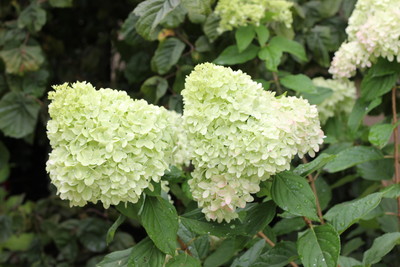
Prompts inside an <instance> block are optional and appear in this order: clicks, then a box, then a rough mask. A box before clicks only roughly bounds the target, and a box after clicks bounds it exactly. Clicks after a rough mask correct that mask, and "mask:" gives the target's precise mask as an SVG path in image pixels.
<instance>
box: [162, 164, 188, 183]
mask: <svg viewBox="0 0 400 267" xmlns="http://www.w3.org/2000/svg"><path fill="white" fill-rule="evenodd" d="M185 177H186V176H185V172H184V171H181V170H180V169H178V168H177V167H176V166H169V170H165V172H164V175H163V177H162V179H163V180H165V181H168V182H170V183H173V184H176V183H179V182H180V181H182V179H184V178H185Z"/></svg>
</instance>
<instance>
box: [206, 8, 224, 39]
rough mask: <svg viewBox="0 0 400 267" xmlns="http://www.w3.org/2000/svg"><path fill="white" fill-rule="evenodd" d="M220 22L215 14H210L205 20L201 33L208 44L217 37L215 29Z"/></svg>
mask: <svg viewBox="0 0 400 267" xmlns="http://www.w3.org/2000/svg"><path fill="white" fill-rule="evenodd" d="M220 20H221V18H220V17H218V16H217V15H215V13H211V14H210V15H208V16H207V18H206V22H205V23H204V25H203V31H204V34H205V35H206V36H207V38H208V40H209V41H210V43H213V42H214V41H215V40H216V39H217V38H218V36H219V33H218V31H217V28H218V27H219V21H220Z"/></svg>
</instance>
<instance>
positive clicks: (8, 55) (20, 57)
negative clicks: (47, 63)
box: [0, 44, 44, 75]
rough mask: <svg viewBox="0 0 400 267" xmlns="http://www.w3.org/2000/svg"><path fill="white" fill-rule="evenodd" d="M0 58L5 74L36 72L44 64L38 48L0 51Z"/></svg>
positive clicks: (27, 47) (24, 47)
mask: <svg viewBox="0 0 400 267" xmlns="http://www.w3.org/2000/svg"><path fill="white" fill-rule="evenodd" d="M0 57H2V58H3V61H4V63H5V64H6V72H7V73H11V74H18V75H23V74H24V73H27V72H30V71H37V70H38V69H39V67H40V65H42V63H43V62H44V56H43V54H42V49H41V48H40V46H26V45H24V44H23V45H21V46H20V47H16V48H12V49H9V50H3V51H0Z"/></svg>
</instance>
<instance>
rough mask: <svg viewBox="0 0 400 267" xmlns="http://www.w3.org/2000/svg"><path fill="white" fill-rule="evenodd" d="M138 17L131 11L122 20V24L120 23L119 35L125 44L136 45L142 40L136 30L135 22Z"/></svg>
mask: <svg viewBox="0 0 400 267" xmlns="http://www.w3.org/2000/svg"><path fill="white" fill-rule="evenodd" d="M139 18H140V17H139V16H136V15H135V13H133V12H131V13H130V14H129V16H128V18H127V19H126V20H125V21H124V24H122V27H121V35H122V38H124V41H125V42H126V43H127V44H130V45H137V44H139V43H140V41H141V40H143V38H142V36H140V35H139V34H138V33H137V31H136V22H137V21H138V20H139Z"/></svg>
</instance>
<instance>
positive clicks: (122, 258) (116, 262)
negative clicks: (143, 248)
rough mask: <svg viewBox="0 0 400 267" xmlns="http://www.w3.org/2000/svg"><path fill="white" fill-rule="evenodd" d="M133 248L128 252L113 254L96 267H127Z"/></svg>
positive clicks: (127, 250)
mask: <svg viewBox="0 0 400 267" xmlns="http://www.w3.org/2000/svg"><path fill="white" fill-rule="evenodd" d="M132 249H133V247H131V248H128V249H126V250H120V251H115V252H112V253H110V254H108V255H106V256H105V257H104V259H103V260H102V261H101V262H100V263H98V264H97V265H96V267H115V266H118V267H127V266H128V258H129V254H130V253H131V251H132Z"/></svg>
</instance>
